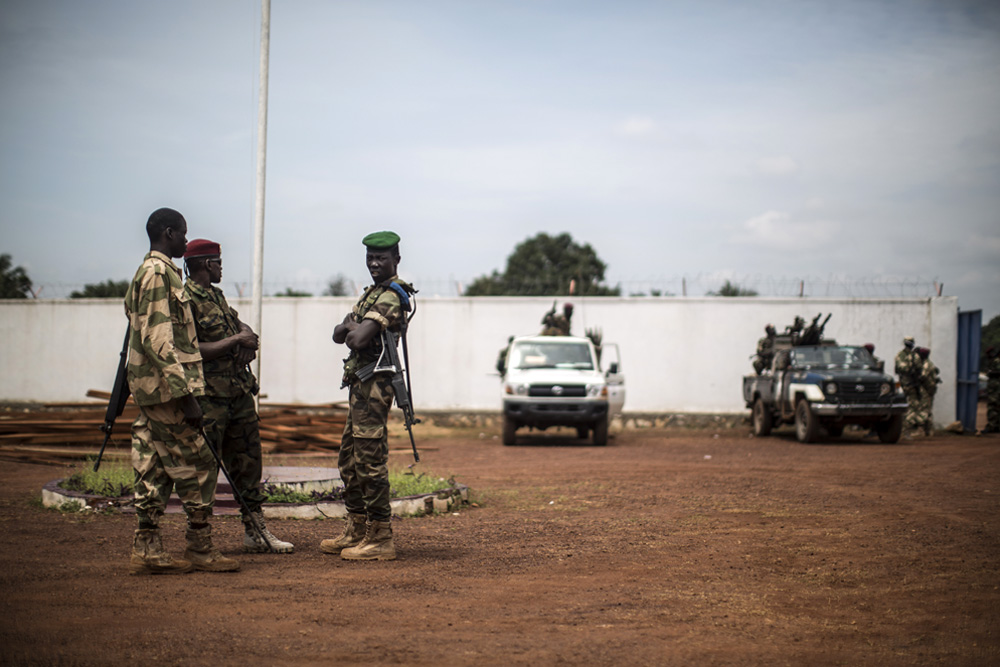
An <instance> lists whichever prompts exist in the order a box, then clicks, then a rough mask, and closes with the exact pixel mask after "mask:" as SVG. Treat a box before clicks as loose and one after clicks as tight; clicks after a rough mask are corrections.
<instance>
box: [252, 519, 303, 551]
mask: <svg viewBox="0 0 1000 667" xmlns="http://www.w3.org/2000/svg"><path fill="white" fill-rule="evenodd" d="M253 518H254V519H255V520H256V522H257V525H258V526H260V530H261V532H263V533H264V537H266V538H267V542H265V541H264V540H263V539H262V538H261V536H260V534H259V533H258V532H257V529H256V528H254V525H253V524H254V522H253V521H251V520H250V519H248V518H244V519H243V530H244V535H243V551H246V552H247V553H251V554H261V553H264V554H266V553H272V552H273V553H276V554H290V553H292V551H293V550H294V549H295V545H294V544H292V543H291V542H282V541H281V540H279V539H278V538H277V537H275V536H274V535H272V534H271V531H270V530H268V529H267V525H266V524H265V523H264V513H263V512H254V513H253ZM268 544H270V545H271V546H270V547H268V546H267V545H268Z"/></svg>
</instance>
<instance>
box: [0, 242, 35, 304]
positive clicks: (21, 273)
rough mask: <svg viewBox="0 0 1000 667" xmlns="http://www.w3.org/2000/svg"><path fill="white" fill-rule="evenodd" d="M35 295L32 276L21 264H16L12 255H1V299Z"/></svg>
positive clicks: (23, 297) (25, 297) (24, 297)
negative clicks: (30, 276) (32, 289)
mask: <svg viewBox="0 0 1000 667" xmlns="http://www.w3.org/2000/svg"><path fill="white" fill-rule="evenodd" d="M29 296H33V294H32V292H31V278H29V277H28V273H27V272H26V271H25V270H24V269H23V268H22V267H20V266H14V260H13V259H12V258H11V256H10V255H8V254H6V253H4V254H2V255H0V299H27V298H28V297H29Z"/></svg>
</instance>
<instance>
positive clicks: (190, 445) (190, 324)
mask: <svg viewBox="0 0 1000 667" xmlns="http://www.w3.org/2000/svg"><path fill="white" fill-rule="evenodd" d="M125 313H126V315H128V318H129V323H130V326H131V334H130V335H129V359H128V383H129V389H130V390H131V391H132V395H133V396H134V397H135V402H136V403H137V404H138V406H139V417H138V418H137V419H136V420H135V423H134V424H133V425H132V467H133V468H134V471H135V509H136V514H137V515H138V518H139V525H140V527H146V528H154V527H156V526H157V525H158V523H159V519H160V516H161V515H162V514H163V511H164V510H165V509H166V505H167V499H168V498H169V496H170V492H171V489H175V490H176V491H177V495H178V497H179V498H180V499H181V502H182V503H183V505H184V510H185V512H186V513H187V515H188V518H189V519H191V518H192V517H195V518H196V519H197V521H196V523H199V524H201V523H204V521H205V519H206V518H207V517H208V516H209V515H211V513H212V507H213V505H214V504H215V484H216V476H217V475H218V467H217V465H216V463H215V458H214V457H213V456H212V453H211V452H210V451H209V449H208V448H207V447H206V446H205V442H204V440H203V439H202V437H201V434H200V433H199V432H198V430H197V429H195V428H192V427H191V426H190V425H188V424H187V423H186V422H185V421H184V412H183V410H182V408H181V406H180V401H181V399H182V398H184V397H186V396H187V395H189V394H192V395H194V396H201V395H203V394H204V387H205V384H204V379H203V376H202V365H201V354H200V352H199V351H198V340H197V337H196V334H195V324H194V317H193V316H192V314H191V307H190V304H189V302H188V297H187V295H186V294H185V292H184V285H183V283H182V282H181V272H180V269H178V268H177V267H176V266H175V265H174V263H173V262H172V261H170V258H169V257H167V256H166V255H164V254H162V253H160V252H157V251H151V252H149V253H148V254H147V255H146V257H145V259H144V260H143V263H142V265H141V266H140V267H139V270H138V271H136V274H135V277H134V278H133V279H132V284H131V285H130V286H129V289H128V293H127V294H126V295H125Z"/></svg>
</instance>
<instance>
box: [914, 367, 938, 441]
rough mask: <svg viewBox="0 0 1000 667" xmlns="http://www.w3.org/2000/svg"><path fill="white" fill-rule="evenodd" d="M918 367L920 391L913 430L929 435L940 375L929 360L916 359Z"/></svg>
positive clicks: (931, 428)
mask: <svg viewBox="0 0 1000 667" xmlns="http://www.w3.org/2000/svg"><path fill="white" fill-rule="evenodd" d="M918 361H919V363H920V364H921V366H920V390H919V392H918V394H919V397H918V399H917V409H916V412H915V414H914V424H913V426H914V427H915V428H921V429H923V431H924V433H926V434H927V435H930V433H931V431H932V430H933V427H934V419H933V416H934V395H935V394H936V393H937V386H938V385H939V384H941V373H940V372H939V371H938V367H937V366H936V365H935V364H934V362H933V361H931V360H930V359H918Z"/></svg>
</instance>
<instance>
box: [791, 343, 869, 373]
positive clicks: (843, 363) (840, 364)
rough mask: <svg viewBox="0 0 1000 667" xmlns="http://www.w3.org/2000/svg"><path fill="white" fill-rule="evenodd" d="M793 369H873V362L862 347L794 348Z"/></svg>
mask: <svg viewBox="0 0 1000 667" xmlns="http://www.w3.org/2000/svg"><path fill="white" fill-rule="evenodd" d="M792 366H793V367H794V368H804V369H807V370H809V369H818V368H859V369H860V368H874V366H875V360H874V359H872V355H871V354H870V353H869V352H868V350H866V349H865V348H863V347H834V346H832V345H831V346H817V347H796V348H793V349H792Z"/></svg>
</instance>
